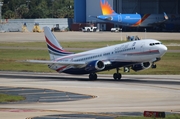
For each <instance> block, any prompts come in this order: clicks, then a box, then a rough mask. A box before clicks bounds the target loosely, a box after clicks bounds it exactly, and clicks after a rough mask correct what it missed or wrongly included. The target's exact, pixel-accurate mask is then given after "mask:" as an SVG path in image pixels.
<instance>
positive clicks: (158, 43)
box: [149, 42, 162, 46]
mask: <svg viewBox="0 0 180 119" xmlns="http://www.w3.org/2000/svg"><path fill="white" fill-rule="evenodd" d="M160 44H162V43H160V42H157V43H150V44H149V45H150V46H153V45H160Z"/></svg>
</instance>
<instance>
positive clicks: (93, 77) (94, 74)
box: [89, 73, 97, 80]
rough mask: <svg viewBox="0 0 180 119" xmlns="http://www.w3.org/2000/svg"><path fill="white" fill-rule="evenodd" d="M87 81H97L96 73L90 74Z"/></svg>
mask: <svg viewBox="0 0 180 119" xmlns="http://www.w3.org/2000/svg"><path fill="white" fill-rule="evenodd" d="M89 80H97V74H96V73H90V74H89Z"/></svg>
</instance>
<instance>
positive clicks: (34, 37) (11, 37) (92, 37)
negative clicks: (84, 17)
mask: <svg viewBox="0 0 180 119" xmlns="http://www.w3.org/2000/svg"><path fill="white" fill-rule="evenodd" d="M54 35H55V36H56V38H57V39H58V40H59V41H84V42H89V41H119V40H121V37H122V39H126V36H138V37H139V38H141V39H144V38H152V39H156V40H180V33H167V32H165V33H156V32H147V33H144V32H123V33H122V34H121V33H120V32H118V33H111V32H95V33H94V32H92V33H84V32H54ZM0 41H4V42H37V41H38V42H44V41H45V38H44V33H32V32H29V33H21V32H6V33H0Z"/></svg>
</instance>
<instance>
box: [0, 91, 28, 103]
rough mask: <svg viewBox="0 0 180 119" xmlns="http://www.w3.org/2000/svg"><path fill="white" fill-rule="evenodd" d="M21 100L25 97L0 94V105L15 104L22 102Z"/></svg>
mask: <svg viewBox="0 0 180 119" xmlns="http://www.w3.org/2000/svg"><path fill="white" fill-rule="evenodd" d="M22 100H25V97H23V96H16V95H7V94H2V93H0V103H4V102H17V101H22Z"/></svg>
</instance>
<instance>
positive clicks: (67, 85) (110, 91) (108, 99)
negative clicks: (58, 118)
mask: <svg viewBox="0 0 180 119" xmlns="http://www.w3.org/2000/svg"><path fill="white" fill-rule="evenodd" d="M0 86H1V87H11V88H12V87H13V88H15V87H21V88H22V87H24V88H38V89H48V90H49V89H51V90H55V91H63V92H70V93H76V94H82V95H90V96H94V98H90V99H83V100H75V101H65V102H62V101H60V102H33V103H32V102H31V103H25V104H24V103H15V104H0V115H1V117H3V119H10V118H11V117H15V118H14V119H25V118H27V117H35V116H42V115H53V114H72V113H73V114H74V113H78V114H79V113H86V114H87V113H109V112H143V111H144V110H155V111H165V112H179V111H180V101H179V97H180V76H179V75H164V76H163V75H124V76H123V78H122V80H121V81H114V80H112V76H111V75H99V77H98V80H96V81H88V80H87V75H84V76H72V75H66V74H47V73H25V72H0ZM13 109H14V110H16V111H12V110H13ZM17 110H19V111H17ZM24 110H26V111H24ZM20 112H24V113H20ZM11 119H12V118H11Z"/></svg>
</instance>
